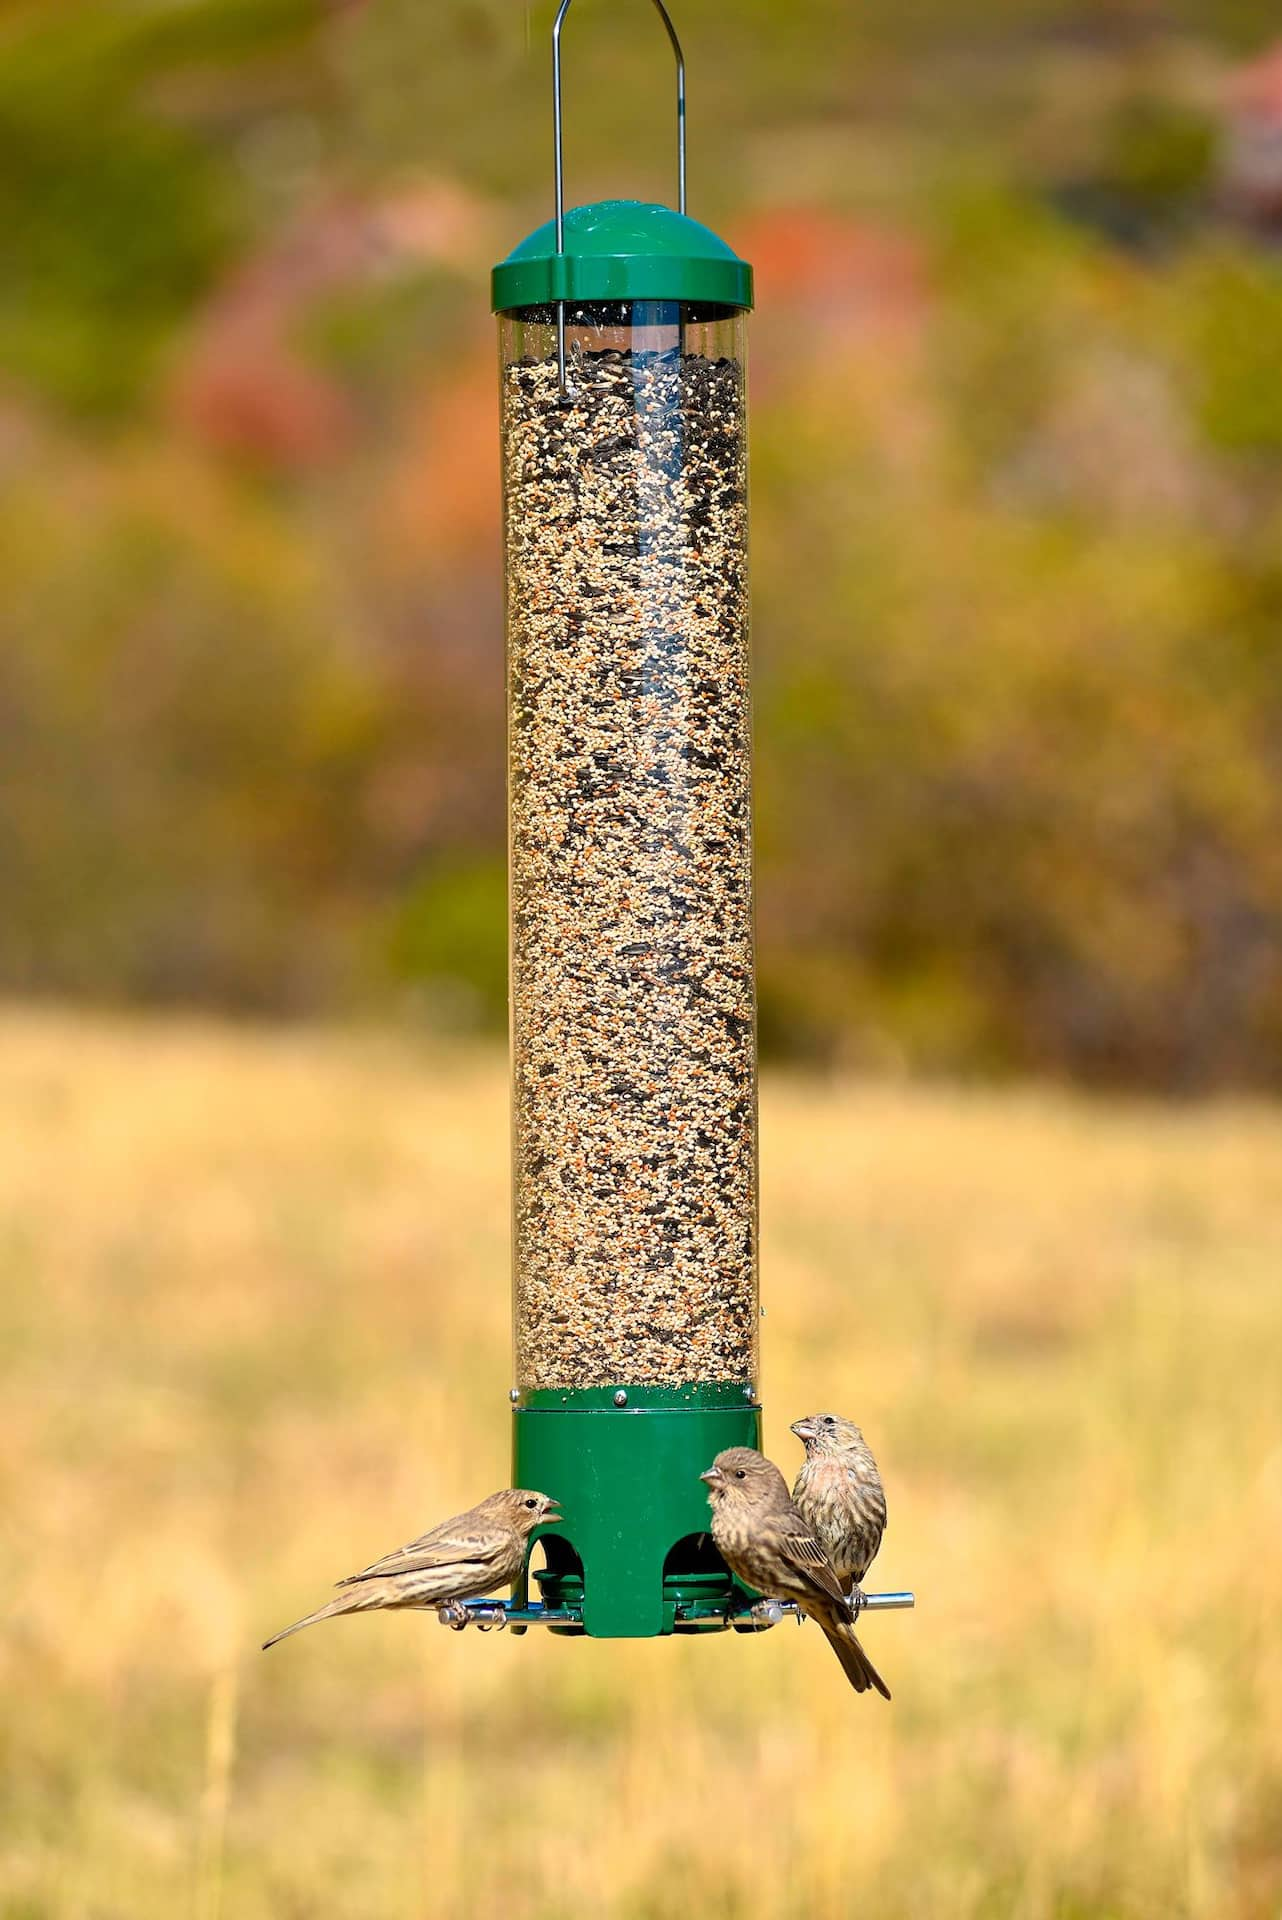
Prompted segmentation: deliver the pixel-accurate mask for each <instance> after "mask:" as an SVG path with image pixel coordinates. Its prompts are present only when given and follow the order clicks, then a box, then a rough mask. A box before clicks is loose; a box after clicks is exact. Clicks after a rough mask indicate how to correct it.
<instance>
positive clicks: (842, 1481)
mask: <svg viewBox="0 0 1282 1920" xmlns="http://www.w3.org/2000/svg"><path fill="white" fill-rule="evenodd" d="M791 1430H792V1432H793V1433H795V1434H796V1436H797V1438H798V1440H800V1441H801V1442H802V1443H803V1445H804V1446H805V1449H806V1457H805V1459H804V1460H803V1461H802V1463H801V1471H800V1473H798V1475H797V1479H796V1483H795V1485H794V1486H793V1489H792V1497H793V1500H794V1502H795V1504H796V1506H797V1508H798V1510H799V1511H800V1512H801V1513H802V1514H803V1515H804V1516H805V1518H806V1519H807V1520H808V1521H809V1522H810V1525H811V1526H812V1527H813V1529H814V1531H815V1533H816V1534H817V1535H818V1536H819V1538H820V1540H822V1542H823V1545H824V1551H825V1552H826V1553H827V1555H828V1558H829V1559H830V1560H831V1561H832V1567H833V1572H834V1573H835V1574H836V1576H837V1578H838V1580H840V1582H841V1584H842V1586H843V1587H844V1588H845V1589H846V1591H847V1593H849V1595H850V1597H851V1599H852V1600H853V1601H854V1603H855V1610H856V1612H858V1609H859V1607H860V1605H861V1604H862V1602H863V1592H862V1589H861V1587H860V1584H859V1583H860V1581H861V1580H862V1579H863V1577H864V1575H865V1574H866V1573H867V1571H868V1569H869V1567H870V1566H871V1565H872V1563H873V1561H874V1560H875V1559H876V1557H877V1549H878V1547H879V1546H880V1545H881V1536H882V1534H883V1533H884V1532H885V1531H886V1493H885V1489H884V1488H883V1486H882V1484H881V1475H880V1474H879V1473H878V1471H877V1462H876V1461H875V1460H874V1459H873V1457H872V1452H871V1450H870V1448H869V1446H868V1443H867V1441H866V1440H865V1439H864V1436H863V1434H862V1433H861V1432H860V1430H859V1428H858V1427H857V1426H856V1425H855V1423H854V1421H853V1420H843V1419H842V1417H841V1415H840V1414H839V1413H809V1414H807V1415H806V1417H805V1419H804V1420H794V1421H793V1423H792V1429H791Z"/></svg>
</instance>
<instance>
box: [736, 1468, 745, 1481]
mask: <svg viewBox="0 0 1282 1920" xmlns="http://www.w3.org/2000/svg"><path fill="white" fill-rule="evenodd" d="M734 1477H735V1479H736V1480H746V1479H747V1477H748V1476H747V1474H746V1473H745V1472H744V1470H743V1468H742V1467H736V1468H735V1470H734Z"/></svg>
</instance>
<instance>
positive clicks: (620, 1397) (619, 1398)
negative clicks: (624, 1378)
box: [614, 1387, 628, 1407]
mask: <svg viewBox="0 0 1282 1920" xmlns="http://www.w3.org/2000/svg"><path fill="white" fill-rule="evenodd" d="M614 1404H615V1406H616V1407H626V1406H627V1404H628V1396H627V1394H626V1393H625V1392H624V1391H623V1388H622V1387H620V1388H619V1390H618V1392H617V1393H616V1394H615V1396H614Z"/></svg>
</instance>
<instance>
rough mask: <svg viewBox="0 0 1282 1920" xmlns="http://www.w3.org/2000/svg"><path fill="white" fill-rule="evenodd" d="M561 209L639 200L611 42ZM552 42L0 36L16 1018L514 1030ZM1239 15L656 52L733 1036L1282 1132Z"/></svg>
mask: <svg viewBox="0 0 1282 1920" xmlns="http://www.w3.org/2000/svg"><path fill="white" fill-rule="evenodd" d="M581 13H582V17H581V18H580V17H579V16H578V15H577V14H576V17H575V22H574V29H575V30H574V35H573V41H572V44H568V45H567V61H568V68H569V72H568V89H569V99H568V110H569V116H570V128H571V135H572V138H571V146H570V154H569V163H570V188H571V196H572V198H587V197H595V196H598V195H605V194H610V193H616V192H618V193H626V194H634V195H637V196H640V197H649V196H653V197H664V196H665V195H666V194H667V193H668V191H669V187H670V181H669V178H668V171H669V169H668V161H669V151H668V147H669V141H668V129H669V125H670V101H669V97H668V89H669V86H670V74H669V71H668V69H667V66H666V64H665V62H666V55H665V51H664V48H663V45H662V40H661V37H660V36H658V35H657V34H656V33H655V32H654V23H653V21H652V20H651V19H649V18H648V17H647V10H646V9H645V8H644V7H642V6H641V5H640V0H636V4H634V5H628V6H623V5H621V4H619V5H610V6H606V5H604V4H600V3H599V0H598V4H596V5H586V4H585V5H584V6H583V7H582V9H581ZM550 15H551V8H550V6H547V5H543V4H539V5H534V4H529V5H522V4H521V0H435V3H434V4H433V5H431V6H424V5H423V4H422V3H421V0H370V3H369V4H364V5H356V4H348V5H337V4H335V5H331V6H328V7H326V6H322V5H321V4H319V0H185V4H178V3H177V0H92V3H91V0H55V3H53V4H51V0H8V4H7V5H6V6H5V7H4V8H3V10H2V11H0V160H2V161H3V164H2V165H0V209H2V211H3V224H4V232H5V264H4V267H3V270H2V272H0V567H2V569H3V581H4V593H3V596H2V597H0V767H2V768H3V774H2V776H0V778H2V780H3V799H2V800H0V987H2V988H3V989H4V990H5V991H7V992H10V993H21V994H41V995H75V996H81V997H85V998H91V999H95V1000H112V1001H129V1002H141V1003H161V1002H164V1003H175V1002H185V1003H199V1004H208V1005H214V1006H222V1007H229V1008H233V1009H244V1010H263V1011H275V1012H280V1011H286V1012H298V1013H303V1012H311V1011H340V1012H350V1011H354V1010H365V1009H403V1008H407V1007H408V1008H419V1009H422V1010H423V1011H424V1013H425V1014H426V1015H427V1016H428V1017H430V1018H432V1019H435V1020H438V1021H442V1022H446V1023H449V1024H453V1025H459V1024H480V1025H485V1024H497V1023H499V1022H500V1021H501V1019H502V1009H503V999H504V943H505V930H504V909H503V811H504V803H503V756H502V708H503V693H502V644H501V601H500V593H499V584H498V581H499V560H500V556H499V543H498V497H497V496H498V488H497V455H496V450H495V405H494V396H493V385H494V381H493V355H492V325H491V322H490V319H489V315H488V312H487V308H486V279H485V276H486V270H487V269H488V267H489V265H490V263H491V261H492V260H493V259H494V258H496V257H498V255H499V254H501V253H502V252H504V251H506V249H507V247H508V246H509V245H511V244H512V243H513V242H514V241H515V240H516V239H517V238H519V237H520V235H521V234H522V233H524V232H525V231H526V230H527V229H528V228H529V227H530V226H532V225H533V224H534V223H535V222H536V221H537V220H538V219H540V218H541V217H543V216H544V214H545V213H546V207H547V202H548V198H549V181H548V177H547V173H548V168H547V150H548V129H547V115H548V98H547V71H546V69H547V50H546V39H547V30H548V26H549V24H550ZM1270 15H1271V9H1269V8H1268V7H1267V6H1265V5H1264V4H1262V3H1261V4H1255V0H1236V4H1234V5H1228V4H1224V0H1217V3H1216V4H1214V5H1212V4H1205V5H1200V6H1198V5H1193V4H1191V0H1190V4H1185V5H1177V4H1160V3H1159V0H1143V3H1142V4H1141V0H1131V3H1130V4H1119V3H1118V0H1107V3H1106V0H1093V3H1091V0H1019V4H1014V5H1012V4H1010V0H1000V4H999V0H977V3H976V4H975V5H974V6H972V7H969V8H967V9H965V18H964V20H963V18H962V17H961V16H960V15H959V14H958V12H957V10H956V9H955V8H954V7H952V6H950V5H948V4H946V0H914V3H913V4H910V5H902V4H900V5H897V6H894V7H892V6H890V5H888V4H886V3H885V0H878V4H873V5H868V6H861V7H859V8H857V9H856V8H847V7H843V6H839V5H837V4H836V3H835V0H801V4H795V3H794V4H790V5H785V4H783V0H749V3H748V4H746V5H744V6H742V7H739V8H736V9H735V10H734V11H733V13H732V14H730V13H727V11H726V10H725V9H724V8H720V7H715V6H713V5H712V4H711V0H685V3H684V4H683V5H682V6H681V8H680V25H681V29H682V32H683V35H684V37H685V39H686V41H687V51H688V55H689V60H690V68H691V76H692V82H691V114H692V120H691V182H692V209H693V210H694V211H695V212H696V213H698V214H700V215H702V216H704V217H706V218H707V219H709V220H710V221H711V222H712V223H713V224H714V225H716V226H718V227H719V228H720V229H721V230H722V231H724V232H725V233H726V234H727V235H728V236H729V237H730V238H731V239H732V240H733V241H734V242H736V244H738V246H739V247H740V249H741V250H742V251H743V252H744V253H746V254H747V255H748V256H749V257H750V258H752V259H753V260H754V261H755V262H756V263H757V266H758V270H759V289H760V310H759V313H758V316H757V319H756V321H755V323H754V330H753V354H754V360H753V375H752V377H753V388H754V407H753V429H754V467H753V482H754V516H755V534H754V561H755V590H756V616H755V617H756V646H757V657H758V668H759V673H758V696H759V698H758V742H759V781H758V807H759V839H760V921H761V963H762V970H761V990H762V1022H763V1035H764V1038H765V1040H766V1042H767V1044H768V1045H769V1046H771V1047H772V1048H774V1049H776V1050H780V1051H787V1052H792V1053H804V1054H806V1055H809V1056H812V1057H818V1058H821V1059H823V1058H832V1057H836V1056H840V1057H842V1058H844V1059H847V1060H851V1061H854V1062H857V1063H867V1064H870V1065H875V1066H881V1067H886V1066H893V1067H905V1068H912V1069H918V1068H919V1069H925V1070H944V1071H950V1072H986V1073H993V1072H1001V1073H1011V1072H1019V1071H1035V1072H1040V1073H1051V1074H1056V1075H1067V1076H1075V1077H1079V1078H1086V1079H1092V1080H1099V1081H1104V1082H1117V1083H1130V1084H1137V1085H1145V1086H1149V1087H1153V1088H1157V1089H1163V1090H1169V1091H1178V1092H1187V1091H1195V1090H1200V1089H1204V1088H1211V1087H1216V1086H1220V1085H1224V1084H1228V1083H1238V1084H1243V1083H1256V1084H1262V1085H1277V1084H1278V1083H1279V1081H1282V672H1280V671H1279V663H1280V661H1282V558H1280V557H1279V556H1280V555H1282V383H1280V382H1279V380H1278V377H1277V356H1278V341H1279V339H1280V338H1282V254H1280V253H1279V250H1278V243H1279V239H1280V238H1282V54H1279V53H1277V52H1276V51H1275V52H1273V53H1272V54H1270V51H1269V41H1270V37H1271V35H1273V34H1275V33H1276V31H1277V25H1276V19H1275V18H1272V19H1271V18H1270Z"/></svg>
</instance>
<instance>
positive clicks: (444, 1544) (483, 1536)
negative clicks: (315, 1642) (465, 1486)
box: [263, 1487, 561, 1652]
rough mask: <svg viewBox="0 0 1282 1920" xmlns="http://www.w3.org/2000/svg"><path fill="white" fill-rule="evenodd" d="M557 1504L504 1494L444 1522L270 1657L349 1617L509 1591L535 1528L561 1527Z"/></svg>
mask: <svg viewBox="0 0 1282 1920" xmlns="http://www.w3.org/2000/svg"><path fill="white" fill-rule="evenodd" d="M560 1518H561V1515H560V1513H559V1512H558V1511H557V1503H556V1501H555V1500H552V1499H550V1498H549V1497H548V1495H547V1494H546V1493H531V1492H530V1491H529V1490H528V1489H527V1488H525V1487H505V1488H504V1489H503V1491H502V1492H501V1493H492V1494H491V1495H490V1496H489V1498H488V1499H487V1500H482V1502H481V1504H480V1506H479V1507H473V1508H472V1509H471V1511H470V1512H468V1513H460V1514H459V1515H458V1516H457V1517H456V1518H455V1519H453V1520H444V1521H442V1523H441V1525H440V1526H439V1527H433V1528H432V1530H431V1532H430V1533H424V1534H420V1535H419V1538H418V1539H417V1540H411V1541H410V1543H409V1545H408V1546H404V1547H397V1549H396V1551H395V1552H394V1553H386V1554H384V1555H383V1558H382V1559H381V1560H375V1561H373V1562H372V1564H371V1565H370V1566H368V1567H366V1568H365V1569H364V1570H363V1572H361V1573H351V1574H348V1576H347V1578H346V1579H344V1580H340V1581H339V1582H338V1585H339V1586H340V1587H342V1588H343V1589H344V1591H343V1592H342V1593H340V1594H339V1596H338V1598H337V1599H336V1600H331V1601H330V1602H329V1603H328V1605H326V1606H323V1607H318V1608H317V1609H316V1612H315V1613H309V1614H307V1615H306V1616H305V1618H304V1619H302V1620H295V1622H294V1624H293V1626H292V1627H283V1628H282V1629H281V1631H280V1632H279V1633H274V1634H273V1635H272V1637H271V1639H270V1640H264V1642H263V1651H264V1652H266V1650H267V1648H268V1647H274V1646H275V1644H276V1642H277V1641H278V1640H284V1639H285V1638H287V1636H288V1635H289V1634H291V1633H298V1632H299V1631H300V1630H301V1629H302V1628H303V1627H311V1626H315V1624H316V1622H317V1621H318V1620H333V1619H336V1618H337V1617H338V1615H339V1614H343V1613H372V1612H375V1611H376V1610H378V1609H381V1608H389V1607H442V1606H445V1605H446V1604H447V1603H448V1602H449V1601H451V1600H475V1599H478V1598H479V1597H480V1596H481V1595H482V1594H485V1593H493V1591H494V1589H495V1587H505V1586H510V1585H511V1583H512V1581H513V1580H515V1579H516V1578H517V1576H518V1575H519V1574H520V1572H521V1569H522V1567H523V1566H524V1565H525V1553H526V1544H527V1542H528V1540H529V1537H530V1535H531V1534H532V1533H533V1531H534V1529H535V1527H539V1526H542V1525H543V1523H544V1521H546V1520H559V1519H560Z"/></svg>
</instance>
